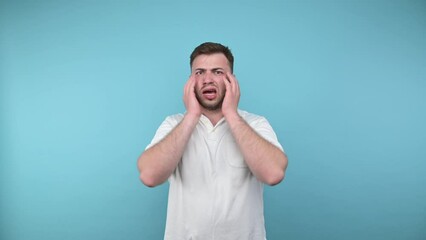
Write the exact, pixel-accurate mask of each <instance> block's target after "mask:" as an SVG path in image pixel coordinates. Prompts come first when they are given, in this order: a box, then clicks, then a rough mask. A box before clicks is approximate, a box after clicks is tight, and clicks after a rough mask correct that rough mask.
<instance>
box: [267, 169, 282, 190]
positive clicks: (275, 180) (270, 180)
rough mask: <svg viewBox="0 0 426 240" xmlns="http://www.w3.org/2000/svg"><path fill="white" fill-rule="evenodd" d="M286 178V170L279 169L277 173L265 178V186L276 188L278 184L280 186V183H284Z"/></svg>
mask: <svg viewBox="0 0 426 240" xmlns="http://www.w3.org/2000/svg"><path fill="white" fill-rule="evenodd" d="M284 176H285V173H284V170H281V169H279V170H277V171H276V172H274V173H272V174H270V175H268V176H267V177H266V178H265V181H264V182H265V184H267V185H269V186H275V185H277V184H279V183H280V182H282V181H283V179H284Z"/></svg>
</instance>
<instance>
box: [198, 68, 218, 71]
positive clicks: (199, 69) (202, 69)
mask: <svg viewBox="0 0 426 240" xmlns="http://www.w3.org/2000/svg"><path fill="white" fill-rule="evenodd" d="M206 70H207V69H205V68H196V69H194V71H206ZM217 70H222V71H225V69H223V68H212V69H211V71H217Z"/></svg>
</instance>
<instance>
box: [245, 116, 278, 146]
mask: <svg viewBox="0 0 426 240" xmlns="http://www.w3.org/2000/svg"><path fill="white" fill-rule="evenodd" d="M250 125H251V127H252V128H253V129H254V130H255V131H256V132H257V133H258V134H259V135H260V136H261V137H263V138H264V139H265V140H266V141H268V142H270V143H272V144H273V145H274V146H276V147H277V148H279V149H281V151H283V152H284V148H283V147H282V146H281V144H280V142H279V141H278V138H277V135H276V134H275V132H274V130H273V129H272V126H271V125H270V124H269V122H268V120H266V118H264V117H260V118H259V119H258V120H257V121H255V122H254V123H253V124H250Z"/></svg>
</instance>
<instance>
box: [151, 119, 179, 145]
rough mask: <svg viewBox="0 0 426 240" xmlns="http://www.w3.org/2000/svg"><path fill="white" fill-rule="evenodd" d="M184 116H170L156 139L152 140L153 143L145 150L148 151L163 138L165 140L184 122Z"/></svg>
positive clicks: (159, 129)
mask: <svg viewBox="0 0 426 240" xmlns="http://www.w3.org/2000/svg"><path fill="white" fill-rule="evenodd" d="M182 118H183V116H182V115H181V114H177V115H173V116H168V117H167V118H166V119H165V120H164V121H163V122H162V123H161V125H160V127H159V128H158V129H157V132H156V133H155V135H154V138H153V139H152V140H151V143H150V144H149V145H148V146H147V147H146V148H145V150H146V149H148V148H150V147H152V146H154V145H155V144H157V143H158V142H160V141H161V140H162V139H163V138H165V137H166V136H167V135H168V134H169V133H170V132H171V131H172V130H173V129H174V128H175V127H176V126H177V125H178V124H179V122H180V121H182Z"/></svg>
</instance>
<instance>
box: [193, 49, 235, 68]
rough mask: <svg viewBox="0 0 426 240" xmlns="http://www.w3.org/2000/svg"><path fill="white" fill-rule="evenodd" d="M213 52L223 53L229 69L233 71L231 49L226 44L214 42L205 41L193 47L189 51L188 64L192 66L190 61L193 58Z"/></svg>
mask: <svg viewBox="0 0 426 240" xmlns="http://www.w3.org/2000/svg"><path fill="white" fill-rule="evenodd" d="M214 53H223V55H225V57H226V59H228V62H229V67H230V68H231V71H232V72H233V71H234V56H233V55H232V52H231V49H229V48H228V47H227V46H223V45H222V44H220V43H214V42H205V43H202V44H201V45H199V46H198V47H196V48H195V49H194V51H193V52H192V53H191V57H190V62H189V63H190V66H191V68H192V63H193V62H194V59H195V58H196V57H198V56H199V55H203V54H205V55H210V54H214Z"/></svg>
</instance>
